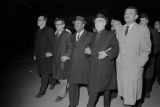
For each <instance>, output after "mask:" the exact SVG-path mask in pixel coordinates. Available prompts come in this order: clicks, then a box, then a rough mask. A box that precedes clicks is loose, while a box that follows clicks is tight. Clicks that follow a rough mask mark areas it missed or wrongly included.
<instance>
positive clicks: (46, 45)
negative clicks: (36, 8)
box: [34, 16, 56, 98]
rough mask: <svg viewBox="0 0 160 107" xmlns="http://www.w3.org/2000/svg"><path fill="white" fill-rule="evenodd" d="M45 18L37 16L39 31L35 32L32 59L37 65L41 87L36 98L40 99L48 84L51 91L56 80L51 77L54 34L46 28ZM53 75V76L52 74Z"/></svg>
mask: <svg viewBox="0 0 160 107" xmlns="http://www.w3.org/2000/svg"><path fill="white" fill-rule="evenodd" d="M46 22H47V17H46V16H39V17H38V20H37V25H38V26H39V29H38V30H37V31H36V37H35V50H34V59H35V61H36V65H37V72H38V74H39V76H40V77H41V86H40V90H39V93H38V94H37V95H36V97H37V98H40V97H42V96H43V95H44V94H45V92H46V89H47V87H48V84H50V85H51V87H50V88H51V89H53V87H54V85H55V84H56V80H55V79H54V78H53V77H52V74H53V72H52V68H53V66H52V65H53V54H54V52H53V51H54V47H53V46H54V45H53V42H54V32H53V30H52V29H51V28H50V27H47V26H46ZM53 75H54V74H53Z"/></svg>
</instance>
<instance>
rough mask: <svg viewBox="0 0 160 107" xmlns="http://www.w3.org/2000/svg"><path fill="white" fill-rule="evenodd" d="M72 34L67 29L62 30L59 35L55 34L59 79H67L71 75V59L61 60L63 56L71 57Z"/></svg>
mask: <svg viewBox="0 0 160 107" xmlns="http://www.w3.org/2000/svg"><path fill="white" fill-rule="evenodd" d="M70 38H71V34H70V33H68V32H67V31H65V30H64V31H62V33H61V34H60V35H59V36H57V35H56V36H55V54H54V55H55V60H54V61H55V62H54V64H53V66H55V72H56V78H57V79H66V78H68V76H69V71H68V70H69V63H70V60H68V61H66V62H62V61H61V57H62V56H68V57H69V58H70V57H71V47H72V46H71V41H70Z"/></svg>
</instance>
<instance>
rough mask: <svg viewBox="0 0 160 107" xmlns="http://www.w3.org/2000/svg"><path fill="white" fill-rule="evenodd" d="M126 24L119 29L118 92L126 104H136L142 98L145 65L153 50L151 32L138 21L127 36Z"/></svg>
mask: <svg viewBox="0 0 160 107" xmlns="http://www.w3.org/2000/svg"><path fill="white" fill-rule="evenodd" d="M125 28H126V27H125V26H122V27H120V28H119V29H118V30H117V39H118V41H119V48H120V51H119V55H118V58H117V61H116V62H117V81H118V93H119V95H120V96H122V97H123V98H124V104H128V105H134V104H135V102H136V100H138V99H140V98H141V93H142V79H143V67H144V65H145V64H146V62H147V60H148V55H149V53H150V51H151V40H150V33H149V30H148V29H147V28H146V27H143V26H141V25H139V24H137V23H134V24H133V26H132V27H131V28H130V29H129V31H128V33H127V35H126V36H125Z"/></svg>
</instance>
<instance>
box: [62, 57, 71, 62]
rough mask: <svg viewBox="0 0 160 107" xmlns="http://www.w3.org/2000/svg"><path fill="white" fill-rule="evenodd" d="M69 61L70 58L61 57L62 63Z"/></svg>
mask: <svg viewBox="0 0 160 107" xmlns="http://www.w3.org/2000/svg"><path fill="white" fill-rule="evenodd" d="M67 60H70V58H69V57H68V56H62V57H61V61H62V62H65V61H67Z"/></svg>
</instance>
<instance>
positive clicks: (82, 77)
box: [69, 30, 92, 84]
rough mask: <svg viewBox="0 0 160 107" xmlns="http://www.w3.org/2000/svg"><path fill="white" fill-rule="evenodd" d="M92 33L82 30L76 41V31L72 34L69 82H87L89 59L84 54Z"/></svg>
mask: <svg viewBox="0 0 160 107" xmlns="http://www.w3.org/2000/svg"><path fill="white" fill-rule="evenodd" d="M91 37H92V33H91V32H88V31H86V30H84V32H83V33H82V35H81V37H80V39H79V40H78V41H76V33H75V34H74V35H72V39H71V41H72V54H71V66H70V67H71V68H70V76H69V82H70V83H71V84H88V75H89V68H90V67H89V66H90V64H89V59H88V58H87V57H86V56H85V53H84V52H85V48H86V46H88V44H89V43H90V41H91Z"/></svg>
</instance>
